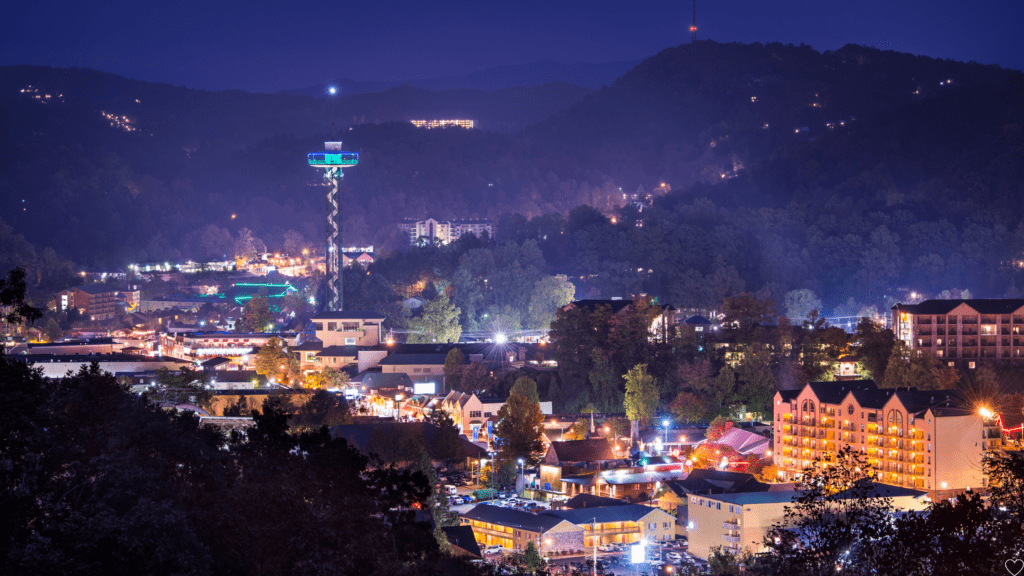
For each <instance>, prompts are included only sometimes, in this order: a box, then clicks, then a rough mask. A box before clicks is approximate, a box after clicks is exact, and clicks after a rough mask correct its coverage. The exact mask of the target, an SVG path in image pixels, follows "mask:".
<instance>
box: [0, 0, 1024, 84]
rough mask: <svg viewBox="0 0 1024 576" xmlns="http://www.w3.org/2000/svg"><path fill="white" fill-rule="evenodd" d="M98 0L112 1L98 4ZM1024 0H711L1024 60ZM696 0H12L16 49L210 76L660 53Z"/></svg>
mask: <svg viewBox="0 0 1024 576" xmlns="http://www.w3.org/2000/svg"><path fill="white" fill-rule="evenodd" d="M97 4H98V5H97ZM1022 6H1024V1H1022V0H973V1H970V2H965V1H963V0H958V1H953V0H931V1H929V2H924V1H920V0H918V1H914V2H908V1H903V0H860V1H857V2H853V1H848V0H847V1H843V2H839V1H834V0H833V1H828V0H818V1H813V0H776V1H774V2H770V1H767V0H715V1H714V2H707V0H703V2H700V1H699V2H698V7H697V11H698V14H697V18H698V26H699V27H700V31H699V36H700V38H702V39H712V40H718V41H723V42H727V41H739V42H754V41H760V42H771V41H779V42H783V43H793V44H800V43H805V44H810V45H811V46H813V47H814V48H816V49H818V50H827V49H833V48H838V47H840V46H842V45H844V44H847V43H858V44H865V43H869V42H877V43H881V45H882V46H887V47H892V48H894V49H897V50H900V51H904V52H911V53H915V54H924V55H928V56H933V57H939V58H952V59H955V60H964V61H967V60H976V61H978V62H982V63H985V64H999V65H1001V66H1004V67H1008V68H1016V69H1022V68H1024V7H1022ZM690 14H691V4H690V2H689V1H688V0H682V1H675V2H667V1H645V0H639V1H619V2H604V1H601V0H589V1H576V0H554V1H552V0H543V1H537V0H521V1H520V2H504V1H501V0H490V1H488V0H475V1H461V0H433V1H431V2H407V1H389V0H382V1H377V2H337V1H330V0H326V1H325V0H321V1H317V2H309V1H306V2H295V1H291V2H288V1H279V2H259V1H256V0H253V1H249V2H241V1H237V0H226V1H218V0H206V1H202V2H199V1H193V0H183V1H178V0H171V1H169V2H139V1H135V2H123V1H119V0H118V1H107V2H96V3H92V2H82V1H81V0H78V1H75V2H69V1H65V0H53V1H48V2H17V3H9V4H8V5H6V6H5V8H4V10H3V16H4V17H3V18H2V19H0V20H2V22H0V64H5V65H6V64H44V65H53V66H82V67H90V68H95V69H97V70H104V71H108V72H114V73H117V74H121V75H124V76H128V77H130V78H138V79H142V80H150V81H157V82H169V83H172V84H176V85H185V86H189V87H194V88H206V89H213V90H219V89H227V88H240V89H244V90H254V91H275V90H280V89H285V88H298V87H305V86H309V85H312V84H316V83H319V82H324V81H327V80H329V79H331V78H340V77H348V78H353V79H357V80H383V79H398V78H409V77H417V76H445V75H453V74H464V73H467V72H472V71H475V70H480V69H483V68H488V67H492V66H499V65H504V64H525V63H527V62H533V61H536V60H543V59H553V60H559V61H562V62H578V61H587V62H607V61H612V60H631V59H639V58H645V57H647V56H651V55H653V54H655V53H657V52H658V51H659V50H661V49H663V48H666V47H668V46H674V45H677V44H681V43H683V42H687V41H688V40H689V33H688V32H687V27H688V26H689V23H690Z"/></svg>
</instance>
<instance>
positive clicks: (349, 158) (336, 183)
mask: <svg viewBox="0 0 1024 576" xmlns="http://www.w3.org/2000/svg"><path fill="white" fill-rule="evenodd" d="M308 157H309V165H310V166H313V167H314V168H321V169H323V171H324V183H325V184H326V185H327V245H326V249H325V258H324V260H325V272H326V281H327V291H326V293H327V295H326V297H327V301H326V302H325V304H324V310H327V311H341V310H343V309H344V308H343V306H344V301H343V299H344V292H343V287H342V271H341V268H342V256H341V246H342V234H341V233H342V211H341V181H342V179H343V178H344V176H345V173H344V171H343V168H351V167H353V166H356V165H358V164H359V153H358V152H342V151H341V142H324V152H310V153H309V155H308Z"/></svg>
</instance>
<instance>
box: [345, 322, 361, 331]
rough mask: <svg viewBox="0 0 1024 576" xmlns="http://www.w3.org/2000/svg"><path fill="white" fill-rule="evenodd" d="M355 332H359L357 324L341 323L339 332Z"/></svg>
mask: <svg viewBox="0 0 1024 576" xmlns="http://www.w3.org/2000/svg"><path fill="white" fill-rule="evenodd" d="M357 330H359V322H342V323H341V331H342V332H355V331H357Z"/></svg>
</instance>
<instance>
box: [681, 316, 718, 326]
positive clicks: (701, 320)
mask: <svg viewBox="0 0 1024 576" xmlns="http://www.w3.org/2000/svg"><path fill="white" fill-rule="evenodd" d="M683 324H690V325H694V326H696V325H704V324H707V325H710V324H711V320H708V319H707V318H705V317H703V316H701V315H700V314H694V315H693V316H690V317H689V318H687V319H686V320H683Z"/></svg>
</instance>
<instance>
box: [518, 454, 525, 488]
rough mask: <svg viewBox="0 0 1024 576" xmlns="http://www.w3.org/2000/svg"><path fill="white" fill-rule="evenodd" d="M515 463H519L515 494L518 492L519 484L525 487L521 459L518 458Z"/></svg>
mask: <svg viewBox="0 0 1024 576" xmlns="http://www.w3.org/2000/svg"><path fill="white" fill-rule="evenodd" d="M517 462H518V463H519V481H518V482H516V492H519V484H523V485H524V487H525V485H526V480H525V479H524V478H523V459H522V458H520V459H519V460H518V461H517Z"/></svg>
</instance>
